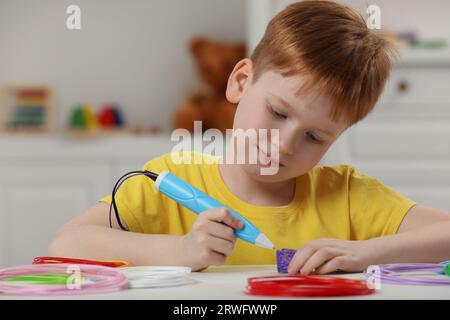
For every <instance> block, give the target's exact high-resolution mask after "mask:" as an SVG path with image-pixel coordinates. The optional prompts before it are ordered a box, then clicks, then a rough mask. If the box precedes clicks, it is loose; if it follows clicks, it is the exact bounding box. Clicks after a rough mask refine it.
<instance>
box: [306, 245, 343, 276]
mask: <svg viewBox="0 0 450 320" xmlns="http://www.w3.org/2000/svg"><path fill="white" fill-rule="evenodd" d="M340 254H341V252H340V251H339V250H338V249H336V248H330V247H325V248H322V249H319V250H317V251H316V252H315V253H314V254H313V255H312V256H311V257H310V258H309V259H308V260H307V261H306V262H305V264H304V265H303V267H302V268H301V269H300V273H301V274H305V275H308V274H310V273H311V272H313V271H316V270H317V269H318V268H319V267H320V266H322V265H323V264H324V263H326V262H327V261H329V260H331V259H332V258H334V257H337V256H339V255H340Z"/></svg>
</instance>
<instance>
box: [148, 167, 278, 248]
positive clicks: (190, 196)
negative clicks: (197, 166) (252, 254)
mask: <svg viewBox="0 0 450 320" xmlns="http://www.w3.org/2000/svg"><path fill="white" fill-rule="evenodd" d="M151 178H152V180H154V181H155V185H156V189H158V190H159V191H160V192H161V193H163V194H165V195H166V196H168V197H169V198H171V199H173V200H175V201H176V202H178V203H179V204H181V205H182V206H184V207H186V208H188V209H190V210H192V211H193V212H195V213H197V214H199V213H201V212H203V211H205V210H208V209H210V208H216V207H226V206H225V205H223V204H222V203H220V202H219V201H217V200H215V199H213V198H211V197H210V196H208V195H207V194H206V193H204V192H202V191H200V190H198V189H197V188H195V187H193V186H192V185H190V184H189V183H187V182H186V181H184V180H182V179H180V178H178V177H177V176H176V175H174V174H172V173H170V172H169V171H162V172H161V173H160V174H159V175H156V174H154V175H152V176H151ZM226 208H227V210H228V211H229V212H230V213H231V214H232V215H233V216H234V217H236V218H238V219H240V220H241V221H242V222H243V223H244V227H242V228H241V229H239V230H235V234H236V236H237V237H238V238H240V239H242V240H244V241H247V242H250V243H252V244H255V245H257V246H260V247H263V248H267V249H273V248H274V245H273V243H272V242H271V241H270V240H269V239H268V238H267V237H266V236H265V235H264V234H263V233H262V232H261V231H259V229H258V228H256V227H255V226H254V225H253V224H252V223H251V222H250V221H248V220H247V219H245V218H244V217H243V216H241V215H240V214H239V213H237V212H236V211H233V210H231V209H230V208H228V207H226Z"/></svg>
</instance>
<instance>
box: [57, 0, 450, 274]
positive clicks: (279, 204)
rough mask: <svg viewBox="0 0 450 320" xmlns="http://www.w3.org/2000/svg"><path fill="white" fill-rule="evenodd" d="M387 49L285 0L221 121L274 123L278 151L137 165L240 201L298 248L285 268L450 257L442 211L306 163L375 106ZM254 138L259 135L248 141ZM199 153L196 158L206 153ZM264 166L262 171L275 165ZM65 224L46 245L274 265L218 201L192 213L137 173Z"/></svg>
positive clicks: (246, 63)
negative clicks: (113, 205)
mask: <svg viewBox="0 0 450 320" xmlns="http://www.w3.org/2000/svg"><path fill="white" fill-rule="evenodd" d="M392 51H393V48H392V45H391V44H390V42H389V41H388V40H387V38H384V37H382V36H381V35H379V34H376V33H375V32H373V31H371V30H369V29H368V28H367V26H366V23H365V21H364V19H363V18H362V17H361V16H360V15H358V14H357V13H355V11H353V10H352V9H350V8H347V7H345V6H342V5H339V4H336V3H333V2H329V1H304V2H299V3H294V4H292V5H290V6H288V7H287V8H286V9H285V10H283V11H282V12H280V13H279V14H278V15H277V16H276V17H275V18H273V19H272V21H271V22H270V23H269V25H268V27H267V30H266V33H265V35H264V37H263V39H262V40H261V42H260V43H259V45H258V47H257V48H256V49H255V51H254V52H253V54H252V55H251V57H250V59H248V58H247V59H243V60H242V61H240V62H239V63H238V64H237V65H236V66H235V68H234V70H233V72H232V73H231V75H230V77H229V80H228V86H227V90H226V96H227V99H228V100H229V101H230V102H232V103H236V104H238V107H237V112H236V115H235V119H234V125H233V129H244V130H246V129H277V130H278V132H279V139H278V142H276V141H270V143H271V144H277V146H276V147H277V148H278V151H279V152H278V154H279V157H274V156H273V154H270V153H269V152H268V151H263V150H265V149H263V148H261V147H260V146H259V145H258V146H256V147H257V148H258V152H259V162H258V163H256V164H217V163H215V164H206V163H205V162H203V163H201V164H175V163H174V162H173V161H172V159H171V157H170V155H165V156H162V157H159V158H156V159H153V160H151V161H150V162H148V163H147V164H146V165H145V166H144V170H149V171H153V172H156V173H159V172H161V171H163V170H169V171H171V172H173V173H174V174H175V175H177V176H179V177H180V178H182V179H184V180H186V181H188V182H189V183H191V184H193V185H194V186H196V187H197V188H199V189H201V190H203V191H205V192H206V193H207V194H209V195H210V196H212V197H213V198H215V199H217V200H218V201H220V202H222V203H224V204H226V205H227V206H229V207H230V208H232V209H234V210H235V211H237V212H239V213H240V214H242V215H243V216H245V217H246V218H247V219H248V220H250V221H251V222H252V223H253V224H254V225H256V226H257V227H258V228H259V229H260V230H261V232H263V233H264V234H265V235H266V236H268V238H269V239H270V240H271V241H272V242H273V243H274V244H275V247H276V249H280V248H284V247H285V248H294V249H298V250H297V253H296V255H295V256H294V258H293V260H292V262H291V264H290V266H289V273H298V272H300V273H302V274H309V273H312V272H315V273H319V274H323V273H329V272H333V271H337V270H341V271H349V272H351V271H362V270H364V269H365V268H366V267H368V266H369V265H372V264H381V263H393V262H440V261H443V260H447V259H448V258H449V257H450V246H449V245H448V244H449V243H450V215H449V214H448V213H447V212H444V211H442V210H438V209H433V208H429V207H425V206H422V205H418V204H416V203H415V202H414V201H412V200H410V199H407V198H405V197H404V196H402V195H401V194H399V193H398V192H396V191H394V190H392V189H390V188H388V187H387V186H384V185H383V184H382V183H380V182H379V181H378V180H376V179H374V178H372V177H369V176H366V175H364V174H362V173H360V172H359V171H358V170H357V169H356V168H354V167H351V166H346V165H339V166H334V167H315V165H316V164H317V163H318V162H319V161H320V159H321V158H322V157H323V155H324V154H325V152H326V151H327V150H328V148H329V147H330V146H331V145H332V143H333V142H334V141H336V139H337V138H338V137H339V135H340V134H341V133H342V132H343V131H345V130H346V129H347V128H348V127H350V126H351V125H353V124H355V123H357V122H358V121H360V120H362V119H363V118H364V117H365V116H366V115H367V114H368V113H369V112H370V111H371V110H372V109H373V107H374V105H375V103H376V101H377V99H378V98H379V96H380V94H381V92H382V90H383V87H384V84H385V82H386V79H387V78H388V76H389V72H390V69H391V54H392ZM258 143H259V142H258ZM205 157H208V156H206V155H205ZM275 162H276V164H277V165H278V167H279V170H278V172H277V173H276V174H274V175H261V174H260V169H261V168H262V167H267V166H270V165H272V164H273V163H275ZM116 201H117V205H118V211H119V213H120V216H119V219H120V222H121V223H122V225H124V226H125V228H127V229H128V232H127V231H122V230H120V228H119V225H118V221H114V222H113V228H112V229H111V228H109V223H108V212H109V204H110V202H111V197H109V196H108V197H105V198H103V199H102V200H101V201H100V202H99V203H97V204H96V205H94V206H93V207H91V208H89V209H88V210H87V211H86V212H84V213H83V214H82V215H80V216H79V217H77V218H75V219H74V220H73V221H71V222H69V223H68V224H67V225H65V226H64V227H63V228H62V229H61V230H60V231H59V233H58V234H57V235H56V236H55V238H54V239H53V241H52V243H51V244H50V248H49V254H50V255H54V256H55V255H56V256H70V257H78V258H90V259H122V260H126V261H129V262H130V263H132V264H133V265H186V266H190V267H191V268H192V269H193V270H194V271H195V270H202V269H204V268H206V267H208V266H210V265H220V264H224V263H227V264H272V263H275V252H274V251H273V250H268V249H264V248H260V247H257V246H254V245H251V244H248V243H247V242H244V241H237V242H236V237H235V234H234V232H233V230H234V229H238V228H241V227H242V222H241V221H239V220H238V219H236V218H233V216H232V215H231V214H230V213H229V212H227V211H226V210H225V209H224V208H215V209H211V210H207V211H205V212H203V213H201V214H200V215H198V216H196V215H194V214H193V213H192V212H190V211H189V210H187V209H185V208H183V207H181V206H179V205H178V204H177V203H175V202H174V201H173V200H171V199H169V198H167V197H165V196H164V195H162V194H161V193H159V192H158V191H157V190H156V189H155V186H154V183H153V182H152V181H150V180H149V179H148V178H146V177H142V176H138V177H133V178H132V179H129V180H127V181H126V182H125V183H124V184H123V185H122V187H121V188H120V189H119V192H118V193H117V197H116Z"/></svg>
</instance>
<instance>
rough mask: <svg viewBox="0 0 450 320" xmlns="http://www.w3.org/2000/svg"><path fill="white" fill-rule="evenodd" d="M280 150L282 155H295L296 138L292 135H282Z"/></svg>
mask: <svg viewBox="0 0 450 320" xmlns="http://www.w3.org/2000/svg"><path fill="white" fill-rule="evenodd" d="M278 151H279V154H280V156H281V155H284V154H285V155H289V156H291V155H293V154H294V152H295V139H294V138H292V137H283V136H282V137H280V141H279V144H278Z"/></svg>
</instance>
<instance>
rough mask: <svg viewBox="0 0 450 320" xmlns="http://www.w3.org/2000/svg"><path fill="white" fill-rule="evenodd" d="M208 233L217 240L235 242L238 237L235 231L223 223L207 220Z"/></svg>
mask: <svg viewBox="0 0 450 320" xmlns="http://www.w3.org/2000/svg"><path fill="white" fill-rule="evenodd" d="M206 229H207V232H208V233H209V234H210V235H212V236H214V237H217V238H221V239H224V240H228V241H232V242H235V240H236V235H235V234H234V230H233V229H232V228H230V227H229V226H226V225H224V224H223V223H219V222H215V221H211V220H207V221H206Z"/></svg>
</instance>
